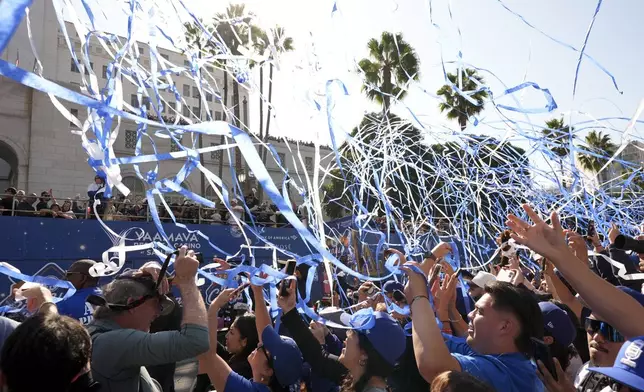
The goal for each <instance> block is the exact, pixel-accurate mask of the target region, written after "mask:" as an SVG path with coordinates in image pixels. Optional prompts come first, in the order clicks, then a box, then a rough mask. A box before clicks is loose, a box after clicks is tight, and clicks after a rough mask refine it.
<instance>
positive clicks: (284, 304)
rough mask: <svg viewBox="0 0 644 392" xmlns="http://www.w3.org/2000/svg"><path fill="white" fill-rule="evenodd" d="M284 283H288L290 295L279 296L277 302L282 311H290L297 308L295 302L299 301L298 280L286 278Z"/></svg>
mask: <svg viewBox="0 0 644 392" xmlns="http://www.w3.org/2000/svg"><path fill="white" fill-rule="evenodd" d="M282 284H286V285H288V286H287V288H286V292H287V293H288V295H285V296H282V295H278V296H277V304H278V305H279V307H280V308H281V309H282V312H284V313H288V312H290V311H291V310H293V309H294V308H295V303H296V302H297V290H296V287H297V281H296V280H294V279H288V280H284V281H283V282H282Z"/></svg>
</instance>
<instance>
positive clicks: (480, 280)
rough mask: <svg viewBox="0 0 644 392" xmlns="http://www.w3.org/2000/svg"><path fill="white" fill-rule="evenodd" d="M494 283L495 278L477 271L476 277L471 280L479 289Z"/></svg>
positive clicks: (487, 273)
mask: <svg viewBox="0 0 644 392" xmlns="http://www.w3.org/2000/svg"><path fill="white" fill-rule="evenodd" d="M494 281H496V276H494V275H492V274H491V273H489V272H484V271H479V272H478V273H477V274H476V276H474V277H473V278H472V283H474V284H475V285H477V286H479V287H485V285H486V284H488V283H490V282H494Z"/></svg>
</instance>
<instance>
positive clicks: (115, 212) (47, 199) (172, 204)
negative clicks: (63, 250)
mask: <svg viewBox="0 0 644 392" xmlns="http://www.w3.org/2000/svg"><path fill="white" fill-rule="evenodd" d="M104 192H105V180H104V179H103V178H102V177H101V176H98V175H97V176H96V177H95V179H94V182H93V183H91V184H90V185H89V186H88V189H87V198H81V195H80V194H79V195H76V197H75V198H74V199H60V198H59V201H60V202H61V203H62V204H60V203H59V201H57V199H56V198H54V197H53V196H52V191H51V190H49V191H43V192H41V194H40V196H38V195H37V194H36V193H31V194H29V195H27V194H26V193H25V191H24V190H17V189H16V188H14V187H9V188H7V189H5V191H4V194H3V195H2V197H0V215H5V216H32V217H33V216H38V217H49V218H62V219H95V217H96V215H97V214H98V215H99V216H100V217H101V219H103V220H106V221H150V220H151V219H152V218H151V216H152V215H151V214H150V209H149V208H148V201H147V199H146V198H145V197H140V196H139V197H137V196H135V197H130V198H127V197H125V196H123V195H118V196H113V197H110V198H107V197H105V193H104ZM97 199H98V200H100V203H99V204H98V205H97V207H96V211H95V212H94V211H92V209H93V206H94V201H95V200H97ZM166 202H167V204H168V207H169V208H170V210H171V211H172V214H173V215H174V218H175V220H176V221H177V222H179V223H184V224H210V225H237V224H238V223H237V221H243V222H246V223H248V224H251V223H254V224H255V225H258V226H265V227H282V228H284V227H290V224H289V222H288V221H287V220H286V218H284V216H283V215H282V214H281V213H280V212H279V210H278V208H277V206H276V205H274V204H270V203H268V202H262V203H260V202H259V199H257V197H256V195H255V191H254V189H253V190H252V191H250V192H248V194H247V195H246V196H245V198H244V203H243V204H242V203H241V202H240V201H239V200H237V199H232V200H231V210H230V211H229V210H228V209H226V208H225V207H224V206H223V205H222V206H220V207H218V208H215V209H213V208H204V207H202V206H200V205H198V204H196V203H194V202H193V201H191V200H189V199H186V198H183V197H180V198H179V197H169V198H167V201H166ZM244 204H245V206H246V207H247V208H244ZM293 210H294V211H296V212H297V214H298V216H299V217H300V219H301V220H302V221H303V222H305V223H306V220H307V212H306V210H305V208H303V207H302V206H300V207H297V206H295V205H294V206H293ZM157 211H158V212H159V214H158V215H159V219H160V220H161V221H162V222H172V217H171V216H170V214H169V212H168V211H167V209H166V208H165V206H164V205H163V204H159V205H158V206H157Z"/></svg>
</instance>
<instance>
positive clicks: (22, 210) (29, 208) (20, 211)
mask: <svg viewBox="0 0 644 392" xmlns="http://www.w3.org/2000/svg"><path fill="white" fill-rule="evenodd" d="M16 211H17V212H16V215H17V216H33V215H34V214H33V213H32V212H34V211H36V209H35V208H34V206H33V205H31V204H29V203H27V202H26V201H24V200H23V201H21V202H20V203H18V205H17V206H16Z"/></svg>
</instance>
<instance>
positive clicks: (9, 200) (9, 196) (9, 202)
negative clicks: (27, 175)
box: [0, 187, 18, 216]
mask: <svg viewBox="0 0 644 392" xmlns="http://www.w3.org/2000/svg"><path fill="white" fill-rule="evenodd" d="M16 193H18V191H17V190H16V188H14V187H10V188H7V189H5V190H4V194H3V195H2V199H0V210H2V211H1V212H2V215H7V216H11V212H12V210H13V204H14V203H13V199H14V196H15V194H16Z"/></svg>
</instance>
